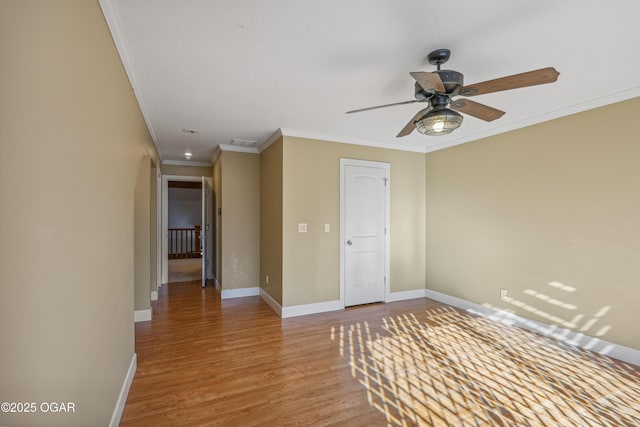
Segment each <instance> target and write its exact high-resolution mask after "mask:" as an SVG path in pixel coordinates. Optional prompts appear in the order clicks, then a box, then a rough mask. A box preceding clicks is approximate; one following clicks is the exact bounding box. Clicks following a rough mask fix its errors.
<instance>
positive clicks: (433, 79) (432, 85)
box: [409, 71, 446, 93]
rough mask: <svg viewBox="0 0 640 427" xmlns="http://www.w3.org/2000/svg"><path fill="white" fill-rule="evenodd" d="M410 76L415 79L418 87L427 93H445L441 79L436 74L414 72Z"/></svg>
mask: <svg viewBox="0 0 640 427" xmlns="http://www.w3.org/2000/svg"><path fill="white" fill-rule="evenodd" d="M409 74H411V77H413V78H414V79H416V81H417V82H418V84H419V85H420V87H422V89H424V90H426V91H427V92H429V91H432V90H435V91H436V92H442V93H444V92H446V90H445V88H444V84H442V79H441V78H440V76H439V75H438V74H436V73H428V72H424V71H415V72H413V73H409Z"/></svg>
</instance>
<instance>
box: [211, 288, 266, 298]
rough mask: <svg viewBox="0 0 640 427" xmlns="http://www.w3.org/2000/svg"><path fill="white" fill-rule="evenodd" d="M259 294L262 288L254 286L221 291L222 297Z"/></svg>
mask: <svg viewBox="0 0 640 427" xmlns="http://www.w3.org/2000/svg"><path fill="white" fill-rule="evenodd" d="M258 295H260V288H259V287H258V286H254V287H253V288H238V289H223V290H222V292H221V293H220V298H222V299H227V298H242V297H255V296H258Z"/></svg>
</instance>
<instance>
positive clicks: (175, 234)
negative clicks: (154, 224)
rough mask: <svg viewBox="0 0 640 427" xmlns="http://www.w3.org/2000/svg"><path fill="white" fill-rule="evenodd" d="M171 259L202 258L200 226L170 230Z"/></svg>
mask: <svg viewBox="0 0 640 427" xmlns="http://www.w3.org/2000/svg"><path fill="white" fill-rule="evenodd" d="M168 231H169V236H168V237H169V242H168V243H169V244H168V246H169V251H168V255H169V259H177V258H200V256H201V255H200V225H196V226H194V227H193V228H169V230H168Z"/></svg>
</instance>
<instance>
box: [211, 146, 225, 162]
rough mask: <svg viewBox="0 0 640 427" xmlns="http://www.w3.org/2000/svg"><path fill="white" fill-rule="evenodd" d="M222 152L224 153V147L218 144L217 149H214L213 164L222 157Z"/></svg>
mask: <svg viewBox="0 0 640 427" xmlns="http://www.w3.org/2000/svg"><path fill="white" fill-rule="evenodd" d="M220 153H222V149H220V145H216V148H215V150H213V156H212V157H211V164H212V165H213V164H214V163H215V162H216V160H218V157H220Z"/></svg>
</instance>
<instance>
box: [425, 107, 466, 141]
mask: <svg viewBox="0 0 640 427" xmlns="http://www.w3.org/2000/svg"><path fill="white" fill-rule="evenodd" d="M461 124H462V115H461V114H459V113H457V112H456V111H453V110H450V109H448V108H443V109H440V110H434V111H430V112H428V113H427V114H425V115H424V116H423V117H422V118H420V119H419V120H418V121H416V129H417V130H418V132H420V133H421V134H423V135H428V136H439V135H447V134H450V133H451V132H453V131H454V130H456V129H458V127H460V125H461Z"/></svg>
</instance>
